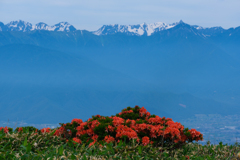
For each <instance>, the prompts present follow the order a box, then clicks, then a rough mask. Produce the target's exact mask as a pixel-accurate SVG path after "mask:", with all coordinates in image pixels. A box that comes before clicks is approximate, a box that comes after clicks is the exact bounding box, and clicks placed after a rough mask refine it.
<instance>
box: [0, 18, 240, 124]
mask: <svg viewBox="0 0 240 160" xmlns="http://www.w3.org/2000/svg"><path fill="white" fill-rule="evenodd" d="M0 26H1V24H0ZM138 27H139V26H138ZM112 33H114V34H106V35H95V34H93V33H92V32H88V31H80V30H76V31H69V32H65V31H64V32H59V31H46V30H33V31H28V32H27V31H26V32H18V31H3V32H0V76H1V79H0V87H1V88H3V87H4V86H5V89H4V90H2V91H1V96H0V98H1V101H0V107H1V108H5V107H6V109H4V112H2V113H1V114H2V117H4V119H5V120H6V119H7V117H6V116H9V117H11V118H16V117H17V115H22V117H21V118H22V120H26V119H27V120H29V121H34V117H43V115H44V114H48V116H46V117H45V118H44V119H42V120H43V121H44V122H49V123H50V121H51V120H52V119H51V118H50V115H53V114H56V117H58V118H56V121H57V119H60V118H62V117H63V115H64V113H66V114H65V115H66V120H69V119H71V117H72V118H73V117H76V118H81V117H84V118H83V119H85V118H89V115H93V114H98V113H99V114H100V113H101V114H106V115H109V114H115V113H116V112H119V111H120V110H121V109H122V108H123V107H127V106H134V105H142V106H145V107H146V108H149V111H153V113H156V114H158V115H161V116H164V115H165V116H169V117H171V118H174V119H180V118H184V116H186V114H187V116H189V117H190V116H194V114H200V113H201V114H210V113H219V114H234V113H236V114H237V113H239V111H240V110H239V103H240V94H239V93H240V83H239V80H240V56H239V55H240V54H239V52H240V46H239V44H240V27H237V28H231V29H228V30H224V29H222V28H220V27H217V28H210V29H200V28H198V27H197V26H191V25H188V24H186V23H183V22H179V23H178V24H176V25H175V26H174V27H172V28H169V29H165V30H161V31H156V32H154V33H152V34H151V35H150V36H148V35H146V34H144V35H142V36H139V35H129V34H128V33H125V32H123V33H121V32H116V33H115V32H112ZM6 86H7V87H6ZM24 88H25V90H24ZM23 90H24V92H23ZM15 93H16V94H15ZM57 93H59V94H57ZM67 95H70V96H67ZM57 108H59V110H58V111H57V112H56V110H57ZM66 108H67V109H66ZM48 109H49V110H48ZM179 109H180V111H178V110H179ZM13 111H16V112H13ZM37 111H38V112H37ZM47 111H49V112H47ZM173 111H174V112H173ZM11 112H12V113H11ZM97 112H98V113H97ZM20 113H21V114H20ZM78 115H79V116H78ZM34 122H36V121H34ZM38 122H39V123H41V122H40V121H38Z"/></svg>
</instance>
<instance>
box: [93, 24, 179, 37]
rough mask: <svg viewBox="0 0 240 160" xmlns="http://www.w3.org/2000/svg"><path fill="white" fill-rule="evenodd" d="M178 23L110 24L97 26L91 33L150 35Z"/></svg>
mask: <svg viewBox="0 0 240 160" xmlns="http://www.w3.org/2000/svg"><path fill="white" fill-rule="evenodd" d="M177 24H178V23H173V24H166V23H163V22H156V23H150V24H146V23H142V24H138V25H119V24H114V25H113V24H112V25H104V26H102V27H101V28H99V29H98V30H97V31H94V32H93V34H95V35H107V34H114V33H118V32H120V33H127V34H129V35H138V36H141V35H144V34H146V35H148V36H150V35H152V34H153V33H154V32H157V31H162V30H166V29H169V28H172V27H174V26H176V25H177Z"/></svg>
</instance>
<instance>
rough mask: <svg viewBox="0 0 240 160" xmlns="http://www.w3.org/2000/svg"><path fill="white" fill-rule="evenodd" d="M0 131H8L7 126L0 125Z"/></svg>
mask: <svg viewBox="0 0 240 160" xmlns="http://www.w3.org/2000/svg"><path fill="white" fill-rule="evenodd" d="M0 131H3V132H4V133H8V131H9V130H8V128H7V127H0Z"/></svg>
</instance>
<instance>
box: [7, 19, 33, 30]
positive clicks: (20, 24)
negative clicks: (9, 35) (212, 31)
mask: <svg viewBox="0 0 240 160" xmlns="http://www.w3.org/2000/svg"><path fill="white" fill-rule="evenodd" d="M6 26H7V27H8V30H9V31H22V32H26V31H28V30H30V29H31V28H32V24H31V23H29V22H25V21H22V20H18V21H11V22H10V23H8V24H7V25H6Z"/></svg>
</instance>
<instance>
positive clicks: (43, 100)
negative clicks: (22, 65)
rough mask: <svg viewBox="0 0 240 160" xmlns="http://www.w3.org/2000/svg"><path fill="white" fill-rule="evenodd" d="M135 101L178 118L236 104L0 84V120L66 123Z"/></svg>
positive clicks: (216, 111)
mask: <svg viewBox="0 0 240 160" xmlns="http://www.w3.org/2000/svg"><path fill="white" fill-rule="evenodd" d="M136 104H138V105H140V106H141V107H142V106H145V108H146V109H147V110H148V111H149V112H150V113H152V114H156V115H159V116H161V117H163V116H165V117H170V118H173V119H174V120H175V121H180V120H183V119H185V118H186V117H192V116H194V115H195V114H221V115H228V114H237V113H239V112H238V110H237V108H236V107H235V106H231V105H226V104H223V103H219V102H216V101H213V100H206V99H199V98H197V97H194V96H192V95H190V94H174V93H170V92H161V91H155V92H154V91H146V90H145V91H114V90H111V91H106V90H98V89H89V88H87V87H78V88H75V87H72V86H60V87H45V86H42V85H39V86H37V85H35V86H33V85H32V86H28V85H22V86H20V85H11V86H1V91H0V107H1V113H0V116H1V119H0V120H1V121H5V122H6V121H8V120H10V121H11V122H13V121H18V122H20V121H26V122H28V123H38V124H39V123H44V124H46V123H60V122H69V121H71V120H72V119H73V118H81V119H83V120H87V119H88V118H90V117H91V116H92V115H96V114H100V115H105V116H111V115H115V114H116V113H119V112H120V111H121V109H123V108H125V107H127V106H131V107H134V106H135V105H136Z"/></svg>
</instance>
